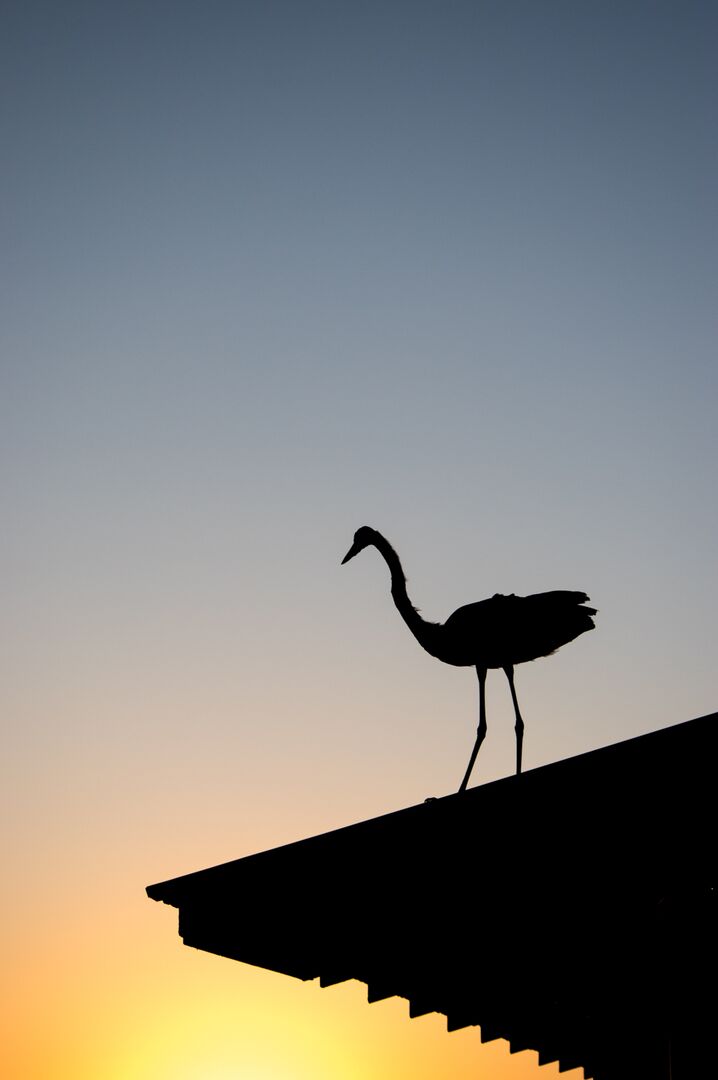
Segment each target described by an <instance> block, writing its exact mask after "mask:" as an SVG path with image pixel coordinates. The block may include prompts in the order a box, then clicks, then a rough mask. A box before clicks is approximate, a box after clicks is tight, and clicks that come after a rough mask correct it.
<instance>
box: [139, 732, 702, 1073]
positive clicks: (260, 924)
mask: <svg viewBox="0 0 718 1080" xmlns="http://www.w3.org/2000/svg"><path fill="white" fill-rule="evenodd" d="M717 733H718V714H713V715H711V716H705V717H701V718H700V719H697V720H692V721H690V722H689V723H685V724H680V725H678V726H676V727H671V728H666V729H663V730H661V731H657V732H653V733H651V734H649V735H642V736H640V737H639V738H636V739H630V740H629V741H627V742H623V743H618V744H616V745H614V746H609V747H605V748H603V749H600V750H595V751H593V752H591V753H588V754H583V755H581V756H579V757H575V758H570V759H568V760H566V761H560V762H557V763H556V764H553V765H547V766H544V767H543V768H540V769H534V770H532V771H530V772H526V773H524V774H522V775H521V776H518V777H516V776H512V777H508V778H507V779H504V780H499V781H496V782H494V783H490V784H485V785H483V786H479V787H474V788H470V789H469V790H468V791H466V792H464V793H463V794H461V795H449V796H447V797H445V798H440V799H437V800H435V801H431V802H427V803H422V804H420V805H418V806H413V807H409V808H408V809H405V810H399V811H397V812H395V813H392V814H387V815H385V816H383V817H379V818H374V819H372V820H370V821H364V822H361V823H359V824H356V825H351V826H348V827H346V828H342V829H337V830H336V831H333V832H329V833H324V834H323V835H321V836H316V837H312V838H310V839H307V840H301V841H299V842H297V843H293V844H288V845H286V846H284V847H280V848H275V849H273V850H271V851H265V852H261V853H259V854H256V855H250V856H248V857H246V858H242V859H238V860H236V861H235V862H230V863H225V864H223V865H221V866H215V867H212V868H210V869H207V870H201V871H198V872H196V873H192V874H188V875H186V876H184V877H179V878H174V879H173V880H171V881H165V882H162V883H160V884H157V885H151V886H149V888H148V889H147V892H148V895H149V896H150V897H151V898H152V899H153V900H162V901H164V902H165V903H167V904H172V905H173V906H175V907H177V908H179V932H180V935H181V936H182V939H183V940H184V943H185V944H186V945H190V946H192V947H194V948H197V949H203V950H206V951H208V952H213V953H218V954H219V955H221V956H226V957H230V958H232V959H235V960H241V961H243V962H244V963H248V964H255V965H258V966H260V967H264V968H270V969H272V970H274V971H278V972H283V973H285V974H287V975H293V976H296V977H297V978H300V979H314V978H317V977H318V978H319V979H320V982H321V985H322V986H329V985H331V984H332V983H336V982H341V981H343V980H345V979H358V980H360V981H362V982H365V983H367V985H368V997H369V1001H377V1000H379V999H381V998H385V997H390V996H394V995H399V996H401V997H405V998H407V999H408V1001H409V1010H410V1015H411V1016H419V1015H421V1014H423V1013H427V1012H439V1013H444V1014H445V1015H446V1017H447V1023H448V1028H449V1030H453V1029H455V1028H459V1027H464V1026H466V1025H470V1024H476V1025H480V1028H481V1038H482V1041H484V1042H486V1041H488V1040H491V1039H496V1038H505V1039H507V1040H508V1041H509V1043H510V1045H511V1050H512V1051H518V1050H524V1049H534V1050H537V1051H538V1053H539V1061H540V1063H541V1064H545V1063H548V1062H550V1061H558V1062H559V1064H560V1068H561V1069H562V1070H563V1069H570V1068H575V1067H578V1066H582V1067H583V1069H584V1072H585V1075H586V1077H594V1078H595V1080H668V1078H669V1077H670V1078H671V1080H689V1078H690V1080H695V1078H697V1077H700V1076H707V1075H708V1074H709V1072H710V1069H709V1064H710V1062H709V1049H710V1048H709V1040H712V1037H713V1030H714V1018H715V1004H716V1002H715V996H714V993H715V992H714V989H713V987H714V984H715V960H716V941H715V901H716V891H715V886H716V862H717V858H716V831H715V825H716V821H715V817H716V812H715V807H716V792H715V786H714V782H713V775H714V768H715V751H716V735H717ZM704 984H706V985H707V987H708V989H706V988H704Z"/></svg>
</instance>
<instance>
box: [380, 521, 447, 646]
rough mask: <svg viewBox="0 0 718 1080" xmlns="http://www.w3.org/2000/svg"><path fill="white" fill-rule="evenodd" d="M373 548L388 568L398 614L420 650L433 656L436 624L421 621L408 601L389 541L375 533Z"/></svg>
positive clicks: (397, 561) (399, 568) (398, 565)
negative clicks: (422, 649) (420, 647)
mask: <svg viewBox="0 0 718 1080" xmlns="http://www.w3.org/2000/svg"><path fill="white" fill-rule="evenodd" d="M374 546H375V547H376V549H377V551H378V552H379V554H380V555H382V556H383V558H384V561H385V562H386V565H387V566H388V567H389V573H390V574H391V595H392V599H393V600H394V603H395V604H396V607H397V610H398V612H399V614H400V615H401V617H402V619H403V620H404V622H405V623H406V625H407V626H408V627H409V629H410V630H411V632H412V634H413V635H414V637H415V638H416V640H417V641H418V642H419V644H420V645H421V646H422V648H424V649H426V650H427V652H430V653H432V655H435V647H436V643H435V635H436V631H437V629H439V626H438V625H437V624H436V623H430V622H427V621H426V620H425V619H422V617H421V615H420V614H419V612H418V611H417V610H416V608H415V607H414V605H413V604H412V602H411V600H410V599H409V595H408V593H407V591H406V576H405V574H404V570H403V569H402V565H401V562H400V561H399V556H398V555H397V553H396V552H395V551H394V548H393V547H392V546H391V544H390V543H389V541H388V540H387V539H386V538H385V537H384V536H382V535H381V533H377V534H376V540H375V541H374Z"/></svg>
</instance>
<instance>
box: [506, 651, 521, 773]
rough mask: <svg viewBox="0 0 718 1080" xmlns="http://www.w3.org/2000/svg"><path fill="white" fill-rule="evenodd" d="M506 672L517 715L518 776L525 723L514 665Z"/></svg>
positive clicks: (510, 665)
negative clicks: (520, 706) (519, 700)
mask: <svg viewBox="0 0 718 1080" xmlns="http://www.w3.org/2000/svg"><path fill="white" fill-rule="evenodd" d="M504 672H505V673H506V678H507V679H508V680H509V688H510V690H511V700H512V701H513V703H514V712H515V713H516V727H515V728H514V730H515V732H516V775H517V776H518V775H519V773H520V772H521V750H522V748H523V743H524V722H523V720H522V719H521V712H520V711H519V702H518V698H517V697H516V687H515V686H514V669H513V665H512V664H509V666H508V667H505V668H504Z"/></svg>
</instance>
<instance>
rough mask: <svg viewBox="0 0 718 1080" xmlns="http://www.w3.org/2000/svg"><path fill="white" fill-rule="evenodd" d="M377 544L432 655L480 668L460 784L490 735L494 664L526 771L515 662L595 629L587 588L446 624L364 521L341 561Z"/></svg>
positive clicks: (461, 615) (406, 613)
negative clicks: (410, 586)
mask: <svg viewBox="0 0 718 1080" xmlns="http://www.w3.org/2000/svg"><path fill="white" fill-rule="evenodd" d="M369 546H374V547H375V548H376V549H377V550H378V551H379V553H380V554H381V555H382V556H383V557H384V560H385V561H386V563H387V566H388V567H389V571H390V573H391V593H392V597H393V599H394V603H395V604H396V607H397V609H398V611H399V614H400V615H401V617H402V618H403V619H404V622H405V623H406V624H407V626H408V627H409V629H410V630H411V632H412V634H413V635H414V637H415V638H416V640H417V641H418V642H419V644H420V645H421V646H422V648H423V649H425V650H426V651H427V652H428V653H430V654H431V656H435V657H436V658H437V659H438V660H442V661H443V662H444V663H445V664H453V665H454V666H457V667H475V668H476V671H477V674H478V677H479V729H478V733H477V740H476V745H475V746H474V751H473V753H472V756H471V760H470V761H469V767H468V769H467V771H466V775H465V777H464V780H463V782H462V785H461V787H460V789H459V790H460V791H463V789H464V788H465V787H466V785H467V783H468V779H469V775H470V773H471V769H472V768H473V764H474V761H475V759H476V755H477V754H478V751H479V747H480V746H481V742H482V741H483V738H484V735H485V734H486V709H485V696H484V686H485V682H486V672H487V670H488V669H489V668H503V670H504V671H505V673H506V676H507V678H508V680H509V686H510V688H511V697H512V701H513V704H514V711H515V714H516V747H517V755H516V771H517V773H520V772H521V748H522V741H523V720H522V719H521V713H520V712H519V707H518V701H517V699H516V691H515V689H514V680H513V669H514V665H515V664H524V663H527V662H528V661H530V660H537V659H538V658H539V657H542V656H549V655H550V654H551V653H553V652H555V651H556V649H559V648H560V647H561V646H562V645H566V644H567V643H568V642H569V641H573V640H574V638H577V637H578V636H579V635H580V634H583V633H585V632H586V631H587V630H592V629H593V628H594V623H593V619H592V616H593V615H595V614H596V610H595V608H589V607H584V606H583V605H584V604H585V602H586V601H587V600H588V596H586V594H585V593H583V592H570V591H567V590H554V591H553V592H544V593H534V594H533V595H531V596H515V595H513V594H512V595H510V596H503V595H501V594H500V593H497V594H496V595H495V596H492V597H490V598H489V599H488V600H479V601H477V602H476V603H473V604H466V605H465V606H464V607H460V608H457V610H456V611H455V612H454V613H453V614H452V615H450V616H449V618H448V619H447V620H446V622H444V623H432V622H427V621H426V620H425V619H423V618H422V617H421V615H420V614H419V612H418V611H417V610H416V608H415V607H414V606H413V604H412V603H411V601H410V600H409V597H408V595H407V591H406V578H405V576H404V571H403V570H402V566H401V563H400V561H399V556H398V555H397V554H396V552H395V551H394V549H393V547H392V546H391V544H390V543H389V541H388V540H387V539H386V538H385V537H384V536H382V534H381V533H380V532H377V531H376V529H371V528H369V527H368V526H366V525H365V526H362V528H361V529H358V530H357V532H356V533H355V535H354V543H353V545H352V547H351V548H350V549H349V551H348V552H347V554H346V555H345V557H344V559H343V560H342V562H348V560H349V559H351V558H353V557H354V556H355V555H358V554H359V552H360V551H363V549H364V548H365V547H369Z"/></svg>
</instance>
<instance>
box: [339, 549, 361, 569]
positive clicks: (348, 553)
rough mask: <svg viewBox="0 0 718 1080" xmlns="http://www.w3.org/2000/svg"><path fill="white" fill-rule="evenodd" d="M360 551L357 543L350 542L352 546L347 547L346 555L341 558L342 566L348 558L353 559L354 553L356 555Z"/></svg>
mask: <svg viewBox="0 0 718 1080" xmlns="http://www.w3.org/2000/svg"><path fill="white" fill-rule="evenodd" d="M360 551H361V548H360V547H359V545H358V544H352V546H351V547H350V548H349V550H348V551H347V553H346V555H345V556H344V558H343V559H342V566H344V563H345V562H349V560H350V559H353V558H354V556H355V555H358V554H359V552H360Z"/></svg>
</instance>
